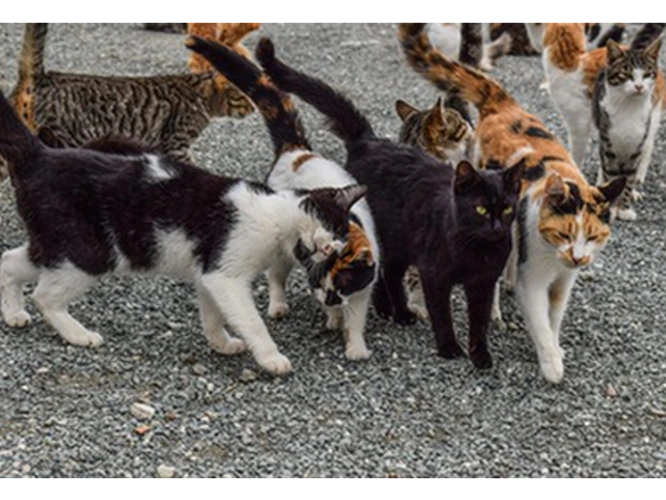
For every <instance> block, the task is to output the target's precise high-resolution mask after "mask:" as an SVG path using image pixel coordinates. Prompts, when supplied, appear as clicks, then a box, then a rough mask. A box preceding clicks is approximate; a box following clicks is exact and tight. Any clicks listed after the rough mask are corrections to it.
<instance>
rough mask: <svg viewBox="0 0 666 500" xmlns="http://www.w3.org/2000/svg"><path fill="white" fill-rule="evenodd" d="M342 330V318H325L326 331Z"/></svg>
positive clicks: (331, 316) (330, 315) (334, 316)
mask: <svg viewBox="0 0 666 500" xmlns="http://www.w3.org/2000/svg"><path fill="white" fill-rule="evenodd" d="M341 328H342V318H341V317H340V316H337V315H332V314H329V315H328V318H326V329H327V330H340V329H341Z"/></svg>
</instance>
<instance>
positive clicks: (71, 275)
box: [33, 264, 104, 347]
mask: <svg viewBox="0 0 666 500" xmlns="http://www.w3.org/2000/svg"><path fill="white" fill-rule="evenodd" d="M96 281H97V278H95V277H94V276H91V275H89V274H87V273H86V272H84V271H81V270H79V269H77V268H76V267H74V266H73V265H71V264H67V265H65V266H63V267H61V268H59V269H56V270H47V269H43V270H42V272H41V273H40V275H39V282H38V284H37V288H35V292H34V293H33V298H34V300H35V303H36V304H37V307H39V310H40V311H41V312H42V314H43V315H44V318H45V319H46V321H48V322H49V323H50V325H51V326H52V327H53V328H55V330H56V331H57V332H58V333H59V334H60V336H61V337H62V338H63V339H65V340H66V341H67V342H69V343H70V344H73V345H79V346H85V347H98V346H100V345H102V343H103V342H104V339H103V338H102V336H101V335H100V334H99V333H96V332H91V331H90V330H87V329H86V328H85V327H84V326H83V325H81V323H79V322H78V321H76V320H75V319H74V318H72V316H71V315H70V314H69V312H67V306H68V305H69V303H70V302H72V301H73V300H74V299H76V298H77V297H80V296H81V295H83V294H84V293H85V292H86V290H88V288H90V287H91V286H92V285H93V284H94V283H95V282H96Z"/></svg>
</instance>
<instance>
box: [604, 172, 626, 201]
mask: <svg viewBox="0 0 666 500" xmlns="http://www.w3.org/2000/svg"><path fill="white" fill-rule="evenodd" d="M626 185H627V178H626V177H618V178H617V179H613V180H612V181H610V182H607V183H606V184H603V185H601V186H599V187H598V188H597V189H598V190H599V192H600V193H601V195H602V196H603V197H604V199H603V200H599V201H606V202H608V203H613V202H614V201H615V200H616V199H617V198H618V197H619V196H620V195H621V194H622V191H624V188H625V186H626Z"/></svg>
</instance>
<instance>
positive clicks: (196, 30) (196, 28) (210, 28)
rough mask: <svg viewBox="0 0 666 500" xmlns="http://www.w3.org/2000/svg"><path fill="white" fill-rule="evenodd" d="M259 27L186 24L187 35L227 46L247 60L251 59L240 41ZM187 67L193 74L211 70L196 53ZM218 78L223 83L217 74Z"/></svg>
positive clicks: (249, 24)
mask: <svg viewBox="0 0 666 500" xmlns="http://www.w3.org/2000/svg"><path fill="white" fill-rule="evenodd" d="M260 26H261V24H259V23H187V33H188V34H189V35H194V36H198V37H201V38H206V39H208V40H212V41H216V42H219V43H221V44H222V45H227V46H228V47H231V48H232V49H233V50H234V52H236V53H238V54H240V55H242V56H243V57H245V58H247V59H252V56H251V54H250V51H249V50H247V49H246V48H245V46H244V45H243V44H242V43H241V40H242V39H243V38H245V37H246V36H247V35H248V34H249V33H252V32H253V31H256V30H258V29H259V27H260ZM187 66H188V67H189V68H190V71H191V72H192V73H194V74H199V73H207V72H209V71H212V70H213V68H212V67H211V65H210V64H209V63H208V61H207V60H206V58H205V57H202V56H200V55H199V54H197V53H196V52H192V54H191V55H190V58H189V60H188V61H187ZM218 78H219V79H220V80H222V81H224V77H223V76H222V75H219V74H218Z"/></svg>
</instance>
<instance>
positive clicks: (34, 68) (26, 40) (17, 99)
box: [11, 23, 48, 131]
mask: <svg viewBox="0 0 666 500" xmlns="http://www.w3.org/2000/svg"><path fill="white" fill-rule="evenodd" d="M47 30H48V25H47V24H45V23H41V24H39V23H28V24H26V25H25V31H24V34H23V51H22V52H21V56H20V58H19V64H18V83H17V84H16V87H15V88H14V92H12V96H11V100H12V104H13V105H14V108H15V109H16V111H17V112H18V113H19V114H20V115H21V118H22V119H23V121H24V122H25V123H26V124H27V125H28V127H30V128H31V129H32V130H33V131H34V130H36V129H37V124H36V121H35V114H34V95H35V81H36V80H37V79H38V78H39V77H40V76H42V75H43V74H44V47H45V45H46V33H47Z"/></svg>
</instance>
